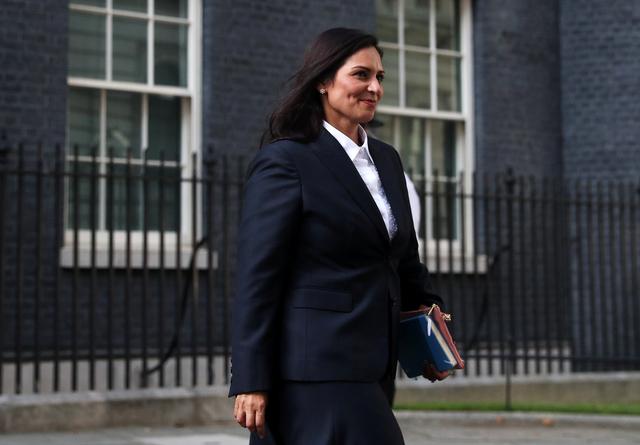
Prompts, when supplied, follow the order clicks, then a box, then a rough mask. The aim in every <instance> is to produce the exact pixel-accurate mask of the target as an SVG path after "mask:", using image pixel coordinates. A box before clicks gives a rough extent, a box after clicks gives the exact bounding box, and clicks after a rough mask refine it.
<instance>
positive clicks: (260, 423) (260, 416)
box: [256, 411, 265, 439]
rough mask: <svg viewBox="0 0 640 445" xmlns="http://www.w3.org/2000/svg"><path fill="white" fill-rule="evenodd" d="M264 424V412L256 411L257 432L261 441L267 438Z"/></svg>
mask: <svg viewBox="0 0 640 445" xmlns="http://www.w3.org/2000/svg"><path fill="white" fill-rule="evenodd" d="M264 424H265V422H264V411H256V431H257V432H258V436H260V438H261V439H264V436H265V427H264Z"/></svg>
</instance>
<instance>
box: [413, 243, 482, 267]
mask: <svg viewBox="0 0 640 445" xmlns="http://www.w3.org/2000/svg"><path fill="white" fill-rule="evenodd" d="M418 244H419V250H418V251H419V252H420V261H422V262H423V263H424V264H425V265H426V266H427V269H429V272H431V273H454V274H465V275H471V274H475V273H478V274H485V273H487V269H488V264H487V263H488V260H487V256H486V255H484V254H476V255H473V253H469V252H465V254H464V257H463V256H462V254H461V252H460V249H459V248H458V247H456V248H454V249H452V255H451V256H449V249H446V248H445V249H442V248H441V249H440V256H439V257H437V256H436V255H434V253H435V249H434V248H433V246H429V255H427V260H426V261H425V259H424V255H423V252H424V250H423V246H422V241H419V242H418Z"/></svg>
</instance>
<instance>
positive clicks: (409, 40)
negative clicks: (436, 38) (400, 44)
mask: <svg viewBox="0 0 640 445" xmlns="http://www.w3.org/2000/svg"><path fill="white" fill-rule="evenodd" d="M405 5H406V6H405V13H404V16H405V27H404V42H405V43H406V44H407V45H419V46H426V47H428V46H429V0H406V2H405Z"/></svg>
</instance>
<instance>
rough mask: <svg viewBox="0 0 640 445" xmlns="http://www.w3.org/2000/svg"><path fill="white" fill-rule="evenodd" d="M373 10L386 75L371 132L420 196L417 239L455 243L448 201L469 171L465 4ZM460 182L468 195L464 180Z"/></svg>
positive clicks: (432, 2) (457, 232)
mask: <svg viewBox="0 0 640 445" xmlns="http://www.w3.org/2000/svg"><path fill="white" fill-rule="evenodd" d="M376 6H377V11H376V14H377V35H378V38H379V39H380V46H381V47H382V48H383V50H384V58H383V65H384V68H385V73H386V74H385V81H384V90H385V94H384V97H383V100H382V102H381V105H380V107H379V109H378V114H377V116H376V119H377V120H378V121H379V123H381V124H382V125H381V126H379V127H378V128H375V127H374V128H373V129H372V131H373V133H374V134H375V135H376V136H377V137H379V138H381V139H382V140H385V141H387V142H389V143H391V144H392V145H393V146H394V147H396V148H397V149H398V151H399V152H400V154H401V156H402V159H403V163H404V166H405V169H407V173H408V174H409V175H410V176H411V177H412V179H413V181H414V184H415V185H416V187H418V188H423V189H424V190H425V192H426V200H425V203H426V205H425V206H424V207H425V208H423V209H422V210H423V215H427V216H428V217H429V220H428V221H425V218H424V217H423V218H421V225H422V227H421V229H420V231H419V235H420V237H421V238H426V239H427V240H428V241H429V242H430V243H432V244H434V243H436V242H447V243H448V242H454V243H458V242H459V241H460V239H461V230H463V229H464V230H467V232H466V233H465V234H466V235H469V234H470V228H468V227H465V228H462V227H460V218H459V213H460V205H462V204H461V203H460V200H459V199H457V195H456V194H457V193H459V190H460V185H461V184H460V178H461V173H462V172H463V171H466V172H468V173H470V172H471V171H472V169H473V165H472V162H473V156H472V144H471V141H472V122H471V117H472V110H473V106H472V97H471V29H470V28H471V4H470V1H469V0H377V1H376ZM464 181H465V186H467V188H466V189H465V190H467V191H468V190H469V188H468V185H469V184H470V182H471V181H470V175H468V176H467V177H466V179H464ZM467 181H468V184H467ZM465 205H466V204H465ZM465 211H467V208H466V207H465ZM469 211H470V209H469ZM469 214H470V213H467V215H469ZM466 238H467V239H470V236H467V237H466Z"/></svg>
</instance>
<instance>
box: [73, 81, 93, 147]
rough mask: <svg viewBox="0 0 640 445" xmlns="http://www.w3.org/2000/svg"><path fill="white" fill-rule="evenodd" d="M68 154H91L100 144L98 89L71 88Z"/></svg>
mask: <svg viewBox="0 0 640 445" xmlns="http://www.w3.org/2000/svg"><path fill="white" fill-rule="evenodd" d="M68 107H69V109H68V120H67V122H68V125H69V127H68V128H69V129H68V133H67V136H68V137H67V140H68V141H69V148H68V152H67V154H68V155H73V154H74V146H75V145H76V144H77V145H78V154H80V155H91V154H92V152H93V149H94V148H97V147H99V145H100V91H98V90H92V89H89V88H71V89H70V90H69V97H68Z"/></svg>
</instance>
